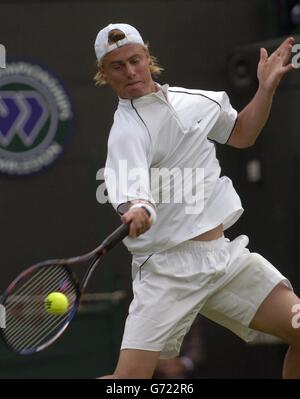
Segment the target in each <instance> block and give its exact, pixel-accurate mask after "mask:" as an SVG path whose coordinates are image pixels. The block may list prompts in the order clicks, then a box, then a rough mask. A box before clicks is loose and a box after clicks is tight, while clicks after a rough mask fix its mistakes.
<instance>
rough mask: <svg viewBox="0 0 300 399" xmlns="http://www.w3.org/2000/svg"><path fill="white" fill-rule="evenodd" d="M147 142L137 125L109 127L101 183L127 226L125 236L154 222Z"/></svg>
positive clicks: (149, 149)
mask: <svg viewBox="0 0 300 399" xmlns="http://www.w3.org/2000/svg"><path fill="white" fill-rule="evenodd" d="M150 163H151V142H150V138H149V135H148V134H147V132H146V134H145V132H144V130H143V129H142V128H141V127H140V126H139V125H137V126H136V127H135V128H134V129H128V130H127V129H122V130H121V129H117V128H116V127H115V125H114V126H113V128H112V130H111V133H110V136H109V140H108V155H107V160H106V165H105V172H104V177H105V183H106V188H107V191H108V197H109V199H110V202H111V203H112V205H113V206H114V208H115V209H116V211H117V212H118V213H119V214H120V215H121V220H122V222H123V223H127V224H130V231H129V236H130V237H131V238H136V237H138V236H139V235H140V234H143V233H144V232H146V231H147V230H148V229H149V228H150V227H151V225H152V224H153V223H154V221H155V219H156V206H155V201H154V200H153V198H152V196H151V190H150Z"/></svg>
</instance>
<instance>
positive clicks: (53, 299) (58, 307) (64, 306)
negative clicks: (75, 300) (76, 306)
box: [45, 292, 69, 315]
mask: <svg viewBox="0 0 300 399" xmlns="http://www.w3.org/2000/svg"><path fill="white" fill-rule="evenodd" d="M45 307H46V310H47V311H48V312H49V313H51V314H57V315H60V314H63V313H65V312H66V311H67V310H68V308H69V300H68V298H67V297H66V296H65V295H64V294H62V293H61V292H51V293H50V294H49V295H48V296H47V297H46V298H45Z"/></svg>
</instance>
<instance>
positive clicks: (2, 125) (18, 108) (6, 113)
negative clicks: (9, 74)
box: [0, 91, 49, 147]
mask: <svg viewBox="0 0 300 399" xmlns="http://www.w3.org/2000/svg"><path fill="white" fill-rule="evenodd" d="M0 95H1V96H0V144H1V145H2V146H4V147H7V146H9V144H10V143H11V141H12V140H13V139H14V137H15V136H16V135H18V136H19V138H20V139H21V141H22V143H23V144H24V145H25V146H26V147H30V146H31V144H32V143H33V142H34V140H35V139H36V137H37V136H38V134H39V133H40V130H41V128H42V126H43V124H44V123H45V121H46V119H47V117H48V115H49V111H48V110H47V105H46V103H45V101H44V100H43V98H42V96H41V95H40V94H39V93H37V92H35V91H18V92H16V91H5V92H0Z"/></svg>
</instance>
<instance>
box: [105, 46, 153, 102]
mask: <svg viewBox="0 0 300 399" xmlns="http://www.w3.org/2000/svg"><path fill="white" fill-rule="evenodd" d="M149 65H150V57H149V54H148V52H147V50H145V48H144V47H143V46H141V45H140V44H127V45H125V46H122V47H120V48H118V49H116V50H113V51H112V52H110V53H108V54H106V55H105V56H104V58H103V60H102V72H103V77H104V79H105V80H106V82H107V83H108V84H109V85H110V86H111V87H112V88H113V90H114V91H115V92H116V93H117V95H118V96H119V97H121V98H128V99H132V98H138V97H142V96H145V95H146V94H149V93H152V92H154V91H155V84H154V82H153V80H152V76H151V72H150V67H149Z"/></svg>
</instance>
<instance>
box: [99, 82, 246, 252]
mask: <svg viewBox="0 0 300 399" xmlns="http://www.w3.org/2000/svg"><path fill="white" fill-rule="evenodd" d="M236 118H237V112H236V111H235V110H234V109H233V108H232V106H231V105H230V103H229V99H228V96H227V94H226V93H225V92H213V91H203V90H191V89H184V88H180V87H169V86H168V85H164V86H159V91H158V92H156V93H151V94H149V95H146V96H143V97H140V98H138V99H134V100H125V99H119V105H118V109H117V111H116V112H115V116H114V123H113V126H112V129H111V132H110V135H109V139H108V155H107V161H106V165H105V172H104V177H105V183H106V187H107V191H108V196H109V200H110V202H111V203H112V204H113V206H114V208H115V209H116V210H117V211H118V210H119V211H120V205H122V204H124V203H126V202H128V201H131V200H134V199H145V200H147V201H150V202H152V203H153V204H155V205H156V208H157V221H156V223H155V224H153V225H152V227H151V228H150V229H149V230H148V231H147V232H145V233H144V234H142V235H140V236H139V237H138V238H136V239H132V238H126V239H125V240H124V243H125V245H126V246H127V247H128V249H129V251H130V252H131V253H132V254H145V255H150V254H152V253H154V252H161V251H163V250H166V249H169V248H171V247H173V246H175V245H178V244H180V243H181V242H183V241H186V240H189V239H191V238H193V237H195V236H197V235H199V234H202V233H204V232H206V231H209V230H211V229H213V228H214V227H216V226H218V225H220V224H223V225H224V229H227V228H228V227H230V226H231V225H232V224H234V223H235V222H236V220H237V219H238V218H239V217H240V215H241V214H242V212H243V208H242V205H241V202H240V198H239V196H238V195H237V193H236V191H235V189H234V188H233V186H232V182H231V180H230V179H229V178H228V177H220V172H221V169H220V165H219V162H218V160H217V158H216V151H215V144H214V143H213V142H212V141H216V142H219V143H222V144H224V143H226V142H227V140H228V139H229V137H230V134H231V132H232V130H233V128H234V124H235V121H236Z"/></svg>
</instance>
